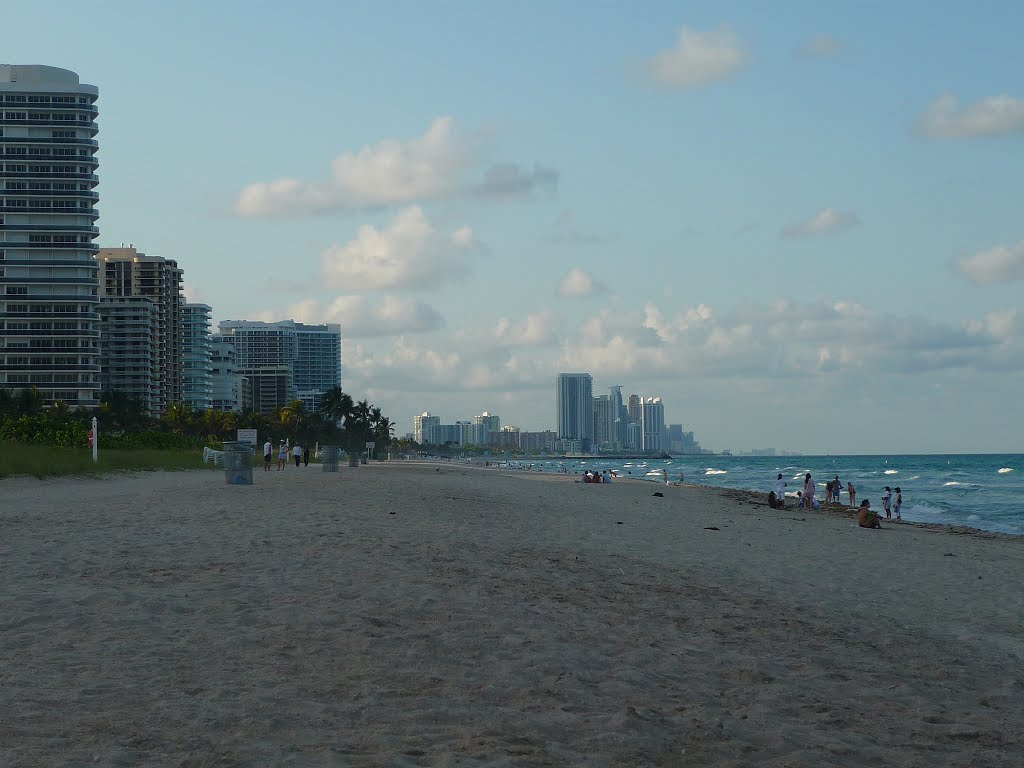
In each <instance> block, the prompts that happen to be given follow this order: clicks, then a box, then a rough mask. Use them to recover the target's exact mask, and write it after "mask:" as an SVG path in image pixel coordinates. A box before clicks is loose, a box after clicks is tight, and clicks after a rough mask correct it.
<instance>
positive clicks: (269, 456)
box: [263, 437, 274, 472]
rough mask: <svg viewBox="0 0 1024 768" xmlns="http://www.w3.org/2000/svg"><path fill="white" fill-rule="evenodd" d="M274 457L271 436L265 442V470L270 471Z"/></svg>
mask: <svg viewBox="0 0 1024 768" xmlns="http://www.w3.org/2000/svg"><path fill="white" fill-rule="evenodd" d="M273 458H274V444H273V443H272V442H270V438H269V437H268V438H267V442H265V443H264V444H263V471H264V472H269V471H270V462H271V461H272V460H273Z"/></svg>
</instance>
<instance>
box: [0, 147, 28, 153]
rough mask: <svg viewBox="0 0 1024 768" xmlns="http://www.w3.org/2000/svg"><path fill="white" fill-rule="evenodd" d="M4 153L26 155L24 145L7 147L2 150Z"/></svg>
mask: <svg viewBox="0 0 1024 768" xmlns="http://www.w3.org/2000/svg"><path fill="white" fill-rule="evenodd" d="M4 154H5V155H27V154H28V152H26V151H25V148H24V147H7V148H6V149H5V150H4Z"/></svg>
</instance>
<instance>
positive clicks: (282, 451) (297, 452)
mask: <svg viewBox="0 0 1024 768" xmlns="http://www.w3.org/2000/svg"><path fill="white" fill-rule="evenodd" d="M289 453H291V455H292V458H294V459H295V466H296V467H299V466H307V467H308V466H309V446H308V445H307V446H305V447H303V446H301V445H299V444H298V443H296V444H295V445H294V446H292V448H291V450H289V448H288V443H287V442H286V441H284V440H282V441H281V444H280V445H278V447H277V471H278V472H280V471H281V470H282V469H284V468H285V467H287V466H288V454H289ZM273 459H274V443H273V441H271V439H270V438H269V437H268V438H267V441H266V442H265V443H263V471H264V472H269V471H270V464H271V463H272V462H273Z"/></svg>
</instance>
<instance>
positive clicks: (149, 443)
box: [0, 387, 395, 457]
mask: <svg viewBox="0 0 1024 768" xmlns="http://www.w3.org/2000/svg"><path fill="white" fill-rule="evenodd" d="M43 402H44V400H43V396H42V394H41V393H40V392H39V390H37V389H36V388H35V387H33V388H30V389H22V390H7V389H0V439H2V440H4V441H16V442H22V443H32V444H39V445H53V446H59V447H66V448H72V447H79V446H84V445H87V444H88V434H89V429H90V426H91V421H92V418H93V417H96V419H97V421H98V423H99V429H100V435H101V445H105V446H107V447H110V448H201V447H203V446H205V445H210V446H215V445H216V444H217V443H221V442H223V441H225V440H234V439H235V438H236V435H237V430H239V429H255V430H257V433H258V434H259V437H260V440H261V441H262V440H265V439H268V438H269V439H280V440H285V439H288V440H291V442H292V443H295V442H298V443H300V444H303V445H306V444H309V445H312V444H313V443H316V442H319V443H321V444H323V445H339V446H341V447H343V448H345V449H346V450H347V451H348V452H349V453H353V452H354V453H361V452H362V451H363V450H364V448H365V445H366V443H369V442H372V443H374V452H375V453H376V454H377V455H378V456H381V457H382V456H383V454H384V453H386V452H387V451H388V450H389V449H390V448H392V446H393V443H395V422H393V421H392V420H391V419H389V418H388V417H387V416H385V415H384V414H383V413H382V412H381V409H380V408H378V407H376V406H374V405H372V404H371V403H369V402H368V401H367V400H365V399H364V400H360V401H358V402H357V401H355V400H354V399H353V398H352V396H351V395H349V394H348V393H347V392H344V391H343V390H342V389H341V387H334V388H333V389H331V390H329V391H327V392H326V393H324V395H323V397H322V399H321V403H320V407H319V409H318V410H316V411H307V410H306V408H305V406H304V404H303V402H302V401H301V400H293V401H291V402H290V403H288V404H287V405H284V406H282V407H281V408H278V409H276V410H275V411H274V412H273V413H257V412H256V411H252V410H245V411H239V412H223V411H215V410H197V409H195V408H192V407H191V406H190V405H188V404H187V403H180V402H179V403H171V404H170V405H169V406H167V408H166V409H165V410H164V413H163V415H162V416H160V418H154V417H152V416H150V415H148V414H147V413H146V411H145V409H144V408H143V407H142V404H141V402H140V401H139V400H138V399H137V398H136V397H134V396H132V395H129V394H128V393H125V392H118V391H111V392H104V393H102V394H101V395H100V404H99V407H97V408H79V409H74V410H72V409H71V408H69V407H68V405H67V404H66V403H60V402H58V403H57V404H56V405H54V406H52V407H50V408H44V406H43Z"/></svg>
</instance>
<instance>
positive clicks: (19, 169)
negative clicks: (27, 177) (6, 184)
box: [7, 163, 28, 173]
mask: <svg viewBox="0 0 1024 768" xmlns="http://www.w3.org/2000/svg"><path fill="white" fill-rule="evenodd" d="M26 171H28V166H27V165H19V164H18V163H8V164H7V172H8V173H25V172H26Z"/></svg>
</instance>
